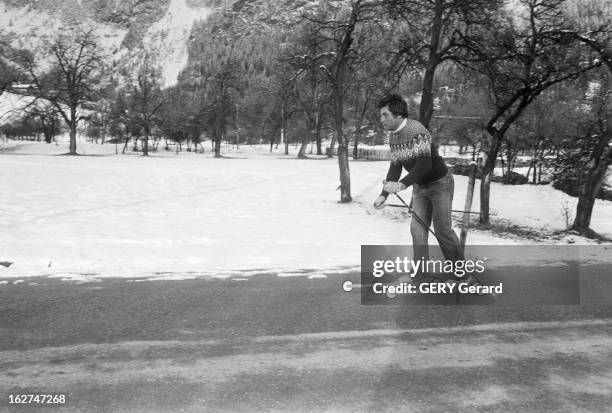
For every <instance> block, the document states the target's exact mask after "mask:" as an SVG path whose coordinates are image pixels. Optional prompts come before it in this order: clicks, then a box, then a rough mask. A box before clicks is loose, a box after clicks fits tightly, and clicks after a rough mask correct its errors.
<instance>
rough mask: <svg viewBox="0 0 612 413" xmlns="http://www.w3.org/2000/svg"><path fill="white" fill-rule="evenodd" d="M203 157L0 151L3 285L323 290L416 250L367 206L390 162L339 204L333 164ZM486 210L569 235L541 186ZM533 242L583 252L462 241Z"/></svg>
mask: <svg viewBox="0 0 612 413" xmlns="http://www.w3.org/2000/svg"><path fill="white" fill-rule="evenodd" d="M205 147H206V151H207V153H205V154H194V153H185V152H182V153H180V154H178V155H175V154H174V152H165V151H160V152H157V153H153V154H152V156H150V157H148V158H145V157H142V156H140V155H139V154H129V155H115V146H114V145H109V144H106V145H103V146H100V145H93V144H88V143H85V142H80V143H79V145H78V151H79V152H80V153H81V154H86V155H91V156H79V157H71V156H54V155H59V154H62V153H65V152H67V146H66V145H63V144H62V145H54V144H52V145H46V144H44V143H34V142H12V141H8V142H5V143H0V151H1V152H0V191H1V193H2V202H1V203H0V245H1V249H0V262H1V261H8V262H13V265H11V266H10V267H8V268H5V267H3V266H0V278H5V277H10V278H13V277H15V278H23V277H27V276H40V275H52V276H58V277H62V278H68V279H88V280H92V279H97V278H101V277H145V278H148V279H169V278H170V279H173V278H185V277H230V278H233V279H240V278H241V277H245V276H247V277H248V276H249V275H253V274H257V273H268V272H272V273H276V274H277V275H279V276H298V275H302V276H309V277H322V276H325V275H327V274H331V273H337V272H344V271H355V270H358V268H359V265H360V247H361V245H362V244H384V245H389V244H410V243H411V238H410V232H409V217H408V215H407V214H406V210H405V209H401V208H393V207H387V208H385V209H382V210H375V209H373V208H372V206H371V204H372V202H373V200H374V199H375V198H376V196H377V194H378V192H379V191H380V188H381V180H382V179H383V178H384V176H385V174H386V169H387V163H386V162H369V161H359V162H351V164H350V168H351V184H352V194H353V197H354V202H353V203H350V204H340V203H338V200H339V192H338V191H337V190H336V188H337V187H338V185H339V179H338V166H337V160H336V159H327V158H321V159H308V160H298V159H295V158H294V156H293V155H291V156H285V155H284V154H283V151H282V150H281V147H279V148H278V149H276V150H275V152H274V153H269V146H267V145H262V146H253V147H249V146H241V147H240V148H239V149H232V148H224V150H223V151H224V154H225V155H226V156H227V157H226V158H223V159H215V158H213V157H212V154H211V153H210V145H209V144H208V143H207V145H205ZM120 150H121V147H119V151H120ZM294 150H295V148H293V147H292V151H294ZM466 179H467V178H465V177H463V176H455V184H456V190H455V200H454V208H455V209H463V204H464V200H465V193H466V188H467V180H466ZM405 192H406V193H405V195H404V197H403V198H404V199H406V200H407V199H409V198H410V190H407V191H405ZM477 192H478V191H476V194H475V199H474V203H473V207H472V209H473V210H477V209H478V193H477ZM392 198H393V197H391V198H390V200H389V201H391V202H393V203H399V202H397V201H395V200H393V199H392ZM491 204H492V208H494V209H495V210H497V212H498V215H497V216H496V217H494V220H495V221H497V222H503V223H506V224H508V225H511V224H516V225H520V226H522V227H529V228H532V229H534V230H541V231H542V232H544V233H550V232H552V231H553V230H556V229H563V228H564V227H565V221H564V219H563V216H562V209H563V208H564V205H568V206H569V208H570V211H571V212H572V213H573V212H574V209H575V204H576V199H575V198H572V197H569V196H567V195H565V194H564V193H562V192H560V191H557V190H555V189H553V188H552V187H550V186H531V185H523V186H502V185H501V184H496V183H493V185H492V200H491ZM611 218H612V202H606V201H599V200H598V201H597V202H596V204H595V209H594V213H593V223H592V228H593V229H594V230H596V231H597V232H599V233H601V234H605V235H607V236H611V237H612V219H611ZM455 229H456V230H457V232H458V231H459V228H458V227H456V228H455ZM430 242H432V243H434V240H430ZM537 242H540V243H542V242H545V243H549V244H567V243H577V244H582V243H590V242H591V241H589V240H586V239H584V238H581V237H578V236H575V235H566V236H562V237H557V238H555V239H551V240H544V241H542V240H540V241H534V240H531V239H524V238H523V239H522V238H520V237H519V236H507V235H504V236H500V235H495V234H494V233H493V232H491V231H471V232H470V234H469V237H468V243H470V244H480V245H499V244H501V245H506V244H531V243H537Z"/></svg>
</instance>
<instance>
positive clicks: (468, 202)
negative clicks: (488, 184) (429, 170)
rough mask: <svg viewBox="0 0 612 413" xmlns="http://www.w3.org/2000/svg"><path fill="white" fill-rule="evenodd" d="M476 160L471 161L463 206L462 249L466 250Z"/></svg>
mask: <svg viewBox="0 0 612 413" xmlns="http://www.w3.org/2000/svg"><path fill="white" fill-rule="evenodd" d="M476 169H477V168H476V162H474V161H472V162H470V175H469V179H468V189H467V194H466V196H465V207H464V208H463V211H465V212H464V213H463V226H462V227H461V236H460V239H459V241H460V243H461V251H463V252H465V241H466V239H467V233H468V226H469V224H470V214H469V212H470V211H471V209H472V199H473V198H474V186H475V183H476Z"/></svg>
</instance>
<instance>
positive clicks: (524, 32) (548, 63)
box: [461, 0, 600, 224]
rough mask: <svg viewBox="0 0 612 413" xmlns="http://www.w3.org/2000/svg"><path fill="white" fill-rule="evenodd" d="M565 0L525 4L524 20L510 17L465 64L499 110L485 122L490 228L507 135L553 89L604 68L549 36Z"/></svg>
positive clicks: (484, 194) (485, 206)
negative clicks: (494, 183)
mask: <svg viewBox="0 0 612 413" xmlns="http://www.w3.org/2000/svg"><path fill="white" fill-rule="evenodd" d="M562 2H563V0H521V1H520V5H521V6H522V7H523V8H524V11H525V17H524V19H517V18H514V17H513V16H508V17H507V18H505V19H504V20H499V21H498V22H497V24H496V26H494V27H492V28H491V31H490V32H488V33H483V37H482V38H481V39H478V41H477V42H475V43H473V45H472V47H471V51H472V53H473V54H474V62H477V63H476V64H474V63H473V62H468V61H466V60H463V61H462V62H461V63H462V64H464V65H467V66H470V67H472V68H474V69H475V70H477V71H479V72H480V73H482V74H484V75H485V76H486V77H487V78H488V80H489V86H490V92H491V94H492V96H493V98H494V101H495V110H494V112H493V114H492V116H491V117H490V118H489V120H488V121H487V123H486V130H487V132H488V133H489V135H490V136H491V143H490V146H489V148H488V150H487V154H486V155H487V159H486V162H485V164H484V166H483V170H482V175H483V177H482V181H481V185H480V211H481V215H480V222H481V223H483V224H488V223H489V204H490V187H491V177H492V175H493V170H494V168H495V164H496V161H497V156H498V153H499V150H500V148H501V145H502V143H503V142H504V138H505V135H506V132H507V131H508V130H509V128H510V127H511V126H512V125H513V124H514V122H515V121H516V120H517V119H518V118H519V117H520V116H521V114H522V113H523V111H524V110H525V109H526V108H527V107H528V106H529V105H530V104H531V103H532V102H533V100H534V99H535V98H536V97H537V96H538V95H540V94H541V93H542V92H543V91H544V90H546V89H548V88H550V87H551V86H553V85H555V84H557V83H560V82H563V81H566V80H568V79H574V78H576V77H577V76H579V75H580V74H582V73H585V72H587V71H589V70H591V69H593V68H595V67H597V66H599V65H600V62H597V61H595V62H594V61H592V60H588V59H587V60H585V59H584V58H583V56H582V55H581V54H580V53H579V51H577V50H576V49H575V48H573V47H571V45H567V44H564V43H563V42H559V41H557V40H555V39H553V38H551V37H550V36H549V35H548V34H547V33H549V32H550V31H552V30H555V29H557V28H560V27H562V25H563V17H562V15H561V12H560V8H559V7H560V4H561V3H562Z"/></svg>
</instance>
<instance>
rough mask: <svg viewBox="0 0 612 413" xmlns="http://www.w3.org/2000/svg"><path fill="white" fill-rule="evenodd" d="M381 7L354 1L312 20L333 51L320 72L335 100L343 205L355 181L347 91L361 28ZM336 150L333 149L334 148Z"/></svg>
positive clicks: (334, 118)
mask: <svg viewBox="0 0 612 413" xmlns="http://www.w3.org/2000/svg"><path fill="white" fill-rule="evenodd" d="M377 10H378V4H377V3H374V2H369V1H364V0H352V1H350V2H349V3H347V7H346V8H343V7H340V8H339V9H337V10H334V9H332V8H330V9H328V10H327V11H328V13H322V14H321V15H319V16H308V17H307V19H308V20H310V21H311V22H313V23H315V25H316V27H317V30H318V36H321V37H323V38H325V39H327V40H328V41H329V43H330V45H331V48H330V50H328V53H326V54H325V55H322V56H321V57H322V59H324V60H322V61H321V65H320V68H321V70H323V72H324V73H325V74H326V75H327V78H328V80H329V82H330V84H331V90H332V96H333V106H332V113H333V122H334V126H335V129H336V139H337V141H338V166H339V169H340V202H351V201H352V197H351V177H350V170H349V159H348V146H349V145H348V144H349V142H348V137H347V136H346V135H345V134H344V99H345V93H346V87H347V83H346V80H347V70H348V69H349V68H350V66H351V64H352V62H354V60H355V59H356V57H357V56H358V55H359V50H358V48H357V47H356V45H355V38H356V35H357V34H358V33H357V30H358V28H359V27H360V26H361V25H363V24H364V23H365V22H372V21H373V20H374V18H375V16H376V13H377ZM330 150H333V147H332V148H330Z"/></svg>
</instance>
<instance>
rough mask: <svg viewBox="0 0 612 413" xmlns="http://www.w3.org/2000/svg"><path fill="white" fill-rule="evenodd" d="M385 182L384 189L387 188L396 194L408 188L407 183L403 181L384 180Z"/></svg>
mask: <svg viewBox="0 0 612 413" xmlns="http://www.w3.org/2000/svg"><path fill="white" fill-rule="evenodd" d="M383 184H384V186H383V190H385V191H386V192H388V193H390V194H394V193H396V192H399V191H403V190H404V189H406V185H404V184H403V183H401V182H387V181H383Z"/></svg>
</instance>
